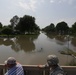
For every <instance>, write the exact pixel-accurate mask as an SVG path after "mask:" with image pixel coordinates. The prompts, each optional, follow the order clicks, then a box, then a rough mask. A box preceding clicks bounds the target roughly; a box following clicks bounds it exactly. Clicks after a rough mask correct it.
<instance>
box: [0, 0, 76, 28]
mask: <svg viewBox="0 0 76 75" xmlns="http://www.w3.org/2000/svg"><path fill="white" fill-rule="evenodd" d="M15 15H17V16H18V17H23V16H24V15H30V16H33V17H35V19H36V21H35V22H36V24H37V25H38V26H39V27H40V28H44V27H46V26H48V25H50V24H51V23H54V24H55V25H56V24H57V23H59V22H61V21H65V22H66V23H67V24H68V26H72V24H74V23H75V22H76V0H0V22H1V23H2V24H3V25H8V24H10V19H11V18H13V16H15Z"/></svg>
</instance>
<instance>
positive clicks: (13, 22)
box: [10, 15, 19, 29]
mask: <svg viewBox="0 0 76 75" xmlns="http://www.w3.org/2000/svg"><path fill="white" fill-rule="evenodd" d="M10 22H11V26H12V28H13V29H14V28H15V27H16V25H17V24H18V22H19V17H18V16H17V15H15V16H14V17H13V18H12V19H11V20H10Z"/></svg>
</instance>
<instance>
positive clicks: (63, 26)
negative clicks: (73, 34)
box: [56, 21, 69, 34]
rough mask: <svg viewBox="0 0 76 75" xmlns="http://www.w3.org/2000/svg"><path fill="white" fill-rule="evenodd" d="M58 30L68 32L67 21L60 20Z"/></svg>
mask: <svg viewBox="0 0 76 75" xmlns="http://www.w3.org/2000/svg"><path fill="white" fill-rule="evenodd" d="M56 30H57V32H58V33H59V34H68V30H69V27H68V25H67V23H66V22H64V21H63V22H59V23H58V24H57V25H56Z"/></svg>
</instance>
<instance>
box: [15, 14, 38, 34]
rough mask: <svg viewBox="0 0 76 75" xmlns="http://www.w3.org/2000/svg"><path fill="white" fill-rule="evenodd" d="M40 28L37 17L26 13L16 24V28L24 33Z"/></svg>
mask: <svg viewBox="0 0 76 75" xmlns="http://www.w3.org/2000/svg"><path fill="white" fill-rule="evenodd" d="M36 29H39V28H38V26H37V25H36V23H35V18H34V17H32V16H29V15H25V16H23V17H22V18H20V21H19V23H18V25H17V26H16V30H19V31H20V32H22V33H26V32H28V33H30V32H34V31H36Z"/></svg>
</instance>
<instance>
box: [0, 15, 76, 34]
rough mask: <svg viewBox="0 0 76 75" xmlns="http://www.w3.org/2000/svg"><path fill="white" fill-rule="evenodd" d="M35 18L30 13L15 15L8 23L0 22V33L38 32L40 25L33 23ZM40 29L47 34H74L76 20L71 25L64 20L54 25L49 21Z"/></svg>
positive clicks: (75, 32) (75, 31)
mask: <svg viewBox="0 0 76 75" xmlns="http://www.w3.org/2000/svg"><path fill="white" fill-rule="evenodd" d="M35 20H36V19H35V17H33V16H30V15H24V16H23V17H18V16H17V15H15V16H13V17H12V18H11V19H10V25H7V26H6V25H5V26H3V24H2V23H1V22H0V34H2V35H3V34H6V35H13V34H14V35H15V34H38V33H39V32H40V27H39V26H38V25H37V24H36V23H35ZM42 31H44V32H46V33H48V34H52V33H56V34H61V35H68V34H70V35H75V34H76V22H75V23H74V24H73V25H72V26H71V27H69V26H68V24H67V23H66V22H64V21H62V22H59V23H57V25H56V26H55V25H54V24H53V23H51V24H50V25H47V26H46V27H45V28H43V29H42Z"/></svg>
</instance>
